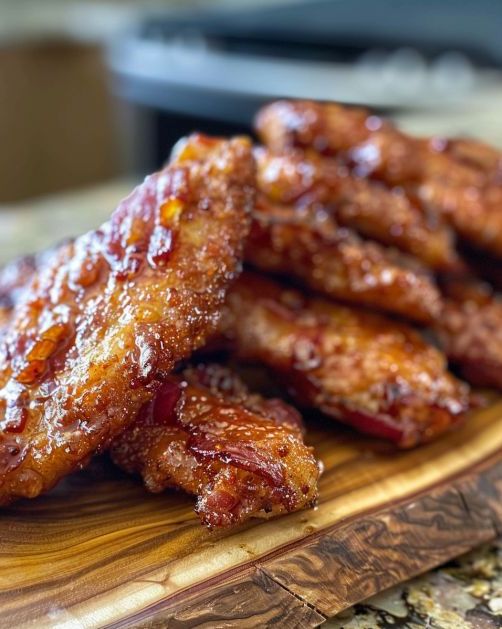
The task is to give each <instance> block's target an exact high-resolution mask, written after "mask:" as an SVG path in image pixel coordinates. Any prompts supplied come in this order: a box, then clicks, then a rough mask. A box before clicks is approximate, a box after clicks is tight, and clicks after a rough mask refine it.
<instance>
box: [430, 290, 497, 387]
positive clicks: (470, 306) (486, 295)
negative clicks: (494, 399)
mask: <svg viewBox="0 0 502 629" xmlns="http://www.w3.org/2000/svg"><path fill="white" fill-rule="evenodd" d="M443 291H444V293H445V296H446V299H445V306H444V309H443V313H442V315H441V317H440V318H439V319H438V320H437V322H436V327H435V329H436V332H437V335H438V338H439V341H440V344H441V346H442V348H443V349H444V351H445V353H446V355H447V356H448V358H449V360H450V361H451V362H452V363H453V364H454V365H456V366H457V367H458V368H459V370H460V371H461V373H462V376H463V377H464V378H465V379H466V380H467V381H468V382H470V383H471V384H473V385H476V386H483V387H495V388H497V389H500V390H502V301H501V300H500V298H498V297H497V296H496V295H494V293H493V291H492V289H491V287H490V286H489V285H488V284H485V283H483V282H480V281H477V280H475V279H472V278H461V279H450V280H444V281H443Z"/></svg>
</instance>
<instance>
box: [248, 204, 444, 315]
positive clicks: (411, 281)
mask: <svg viewBox="0 0 502 629" xmlns="http://www.w3.org/2000/svg"><path fill="white" fill-rule="evenodd" d="M245 258H246V261H247V262H249V263H250V264H252V265H253V266H254V267H256V268H258V269H260V270H262V271H265V272H270V273H277V274H281V275H283V276H284V277H289V278H294V279H297V280H298V281H299V282H300V283H302V284H304V285H305V286H306V287H307V288H310V289H312V290H315V291H317V292H319V293H322V294H324V295H326V296H327V297H332V298H334V299H339V300H342V301H345V302H348V303H353V304H359V305H363V306H367V307H370V308H376V309H377V310H384V311H387V312H389V313H393V314H396V315H399V316H402V317H404V318H407V319H411V320H412V321H416V322H418V323H421V324H425V323H428V322H432V321H433V320H434V319H435V318H436V317H437V316H438V315H439V313H440V312H441V308H442V303H441V296H440V294H439V290H438V289H437V287H436V285H435V283H434V281H433V279H432V278H431V277H430V276H429V275H428V274H427V273H426V272H425V270H424V269H423V268H422V267H421V266H420V265H418V264H416V263H415V261H414V260H413V261H409V260H408V259H407V258H404V257H403V256H402V255H399V254H398V253H397V252H391V251H389V250H387V249H385V248H383V247H381V246H380V245H378V244H377V243H373V242H369V241H364V240H362V239H361V238H359V237H358V235H357V234H355V233H354V232H352V231H351V230H350V229H347V228H341V227H338V226H337V225H336V223H335V221H334V220H333V219H332V218H331V217H330V216H328V215H326V214H325V213H324V212H320V211H319V212H315V213H312V212H309V213H302V212H299V211H297V210H296V209H295V208H292V207H287V206H274V205H272V204H271V203H270V202H268V201H267V200H266V199H264V198H263V197H261V198H260V200H259V202H258V206H257V208H256V209H255V212H254V214H253V222H252V227H251V235H250V237H249V239H248V244H247V247H246V253H245Z"/></svg>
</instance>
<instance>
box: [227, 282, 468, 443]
mask: <svg viewBox="0 0 502 629" xmlns="http://www.w3.org/2000/svg"><path fill="white" fill-rule="evenodd" d="M220 330H221V332H222V334H223V336H224V337H225V338H226V339H227V342H228V343H229V345H230V347H231V348H232V349H233V351H234V352H235V353H236V355H237V356H238V357H239V358H241V359H243V360H250V361H259V362H262V363H264V364H265V365H267V366H268V367H270V368H271V369H272V370H273V371H274V373H275V374H276V375H277V377H280V378H281V379H282V381H283V382H284V383H285V385H286V386H287V388H288V391H290V393H291V394H292V395H293V396H294V398H295V399H296V400H297V401H298V403H299V404H301V405H303V406H310V407H315V408H318V409H321V410H322V411H323V412H325V413H327V414H328V415H332V416H334V417H336V418H338V419H340V420H341V421H343V422H345V423H347V424H350V425H352V426H354V427H355V428H357V429H359V430H361V431H363V432H366V433H369V434H373V435H376V436H379V437H384V438H387V439H390V440H392V441H394V442H396V443H397V444H398V445H400V446H402V447H410V446H414V445H416V444H418V443H421V442H423V441H428V440H430V439H433V438H434V437H436V436H437V435H439V434H441V433H442V432H444V431H445V430H447V429H449V428H451V427H452V426H453V425H455V423H456V422H457V421H458V420H459V419H460V417H461V415H462V413H463V412H464V411H465V410H466V409H467V408H468V406H469V399H468V398H469V396H468V389H467V387H466V385H463V384H462V383H460V382H458V381H457V380H455V378H453V376H451V375H450V374H449V373H448V372H447V370H446V360H445V357H444V356H443V354H441V352H439V351H438V350H437V349H435V348H434V347H432V346H429V345H427V344H426V343H425V342H424V341H423V340H422V338H421V337H420V336H419V334H418V333H417V332H415V331H414V330H413V329H411V328H409V327H407V326H405V325H402V324H397V323H395V322H394V321H389V320H387V319H386V318H384V317H381V316H379V315H375V314H372V313H367V312H363V311H360V310H357V309H355V308H346V307H343V306H339V305H335V304H333V303H330V302H328V301H325V300H322V299H309V298H307V297H305V296H304V295H303V294H302V293H300V292H299V291H295V290H291V289H288V288H286V287H282V286H280V285H279V284H276V283H275V282H272V281H270V280H267V279H265V278H263V277H261V276H258V275H252V274H249V273H246V274H244V275H243V276H241V277H240V278H239V280H238V281H237V283H236V284H235V286H234V287H233V288H232V290H231V291H230V293H229V295H228V297H227V302H226V307H225V309H224V314H223V317H222V321H221V324H220Z"/></svg>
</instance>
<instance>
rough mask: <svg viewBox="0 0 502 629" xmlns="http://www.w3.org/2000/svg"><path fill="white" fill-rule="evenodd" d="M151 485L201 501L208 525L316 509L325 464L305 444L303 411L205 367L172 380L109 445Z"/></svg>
mask: <svg viewBox="0 0 502 629" xmlns="http://www.w3.org/2000/svg"><path fill="white" fill-rule="evenodd" d="M111 454H112V458H113V460H114V461H115V463H117V465H119V466H120V467H122V468H123V469H125V470H126V471H128V472H135V473H139V474H141V476H142V477H143V480H144V482H145V485H146V487H147V488H148V489H149V490H150V491H153V492H160V491H163V490H164V489H166V488H167V487H176V488H180V489H183V490H184V491H187V492H189V493H190V494H193V495H195V496H197V506H196V511H197V513H198V514H199V516H200V518H201V520H202V522H203V523H204V524H206V525H208V526H210V527H221V526H230V525H236V524H240V523H242V522H244V521H245V520H247V519H249V518H250V517H253V516H258V517H263V516H265V515H266V514H272V515H277V514H279V513H283V512H289V511H297V510H299V509H302V508H305V507H310V506H312V505H313V504H314V502H315V500H316V498H317V479H318V477H319V467H318V465H317V463H316V460H315V458H314V456H313V454H312V449H311V448H308V447H307V446H305V445H304V443H303V436H302V422H301V417H300V415H299V414H298V412H297V411H296V410H295V409H293V408H292V407H291V406H288V405H287V404H285V403H284V402H282V401H281V400H277V399H268V400H266V399H263V398H261V397H260V396H258V395H253V394H250V393H249V391H248V390H247V388H246V387H245V385H244V384H243V383H242V381H241V380H239V379H238V378H237V376H236V375H235V374H233V373H232V372H230V371H229V370H227V369H225V368H223V367H221V366H219V365H210V366H207V365H201V366H199V367H197V368H190V369H188V370H186V371H185V372H184V373H183V374H182V375H181V376H171V377H170V378H169V379H168V381H167V382H165V384H164V385H163V386H162V389H161V390H160V391H159V393H158V394H157V397H156V399H155V400H154V402H152V403H150V404H149V405H148V406H147V407H145V408H144V409H143V411H142V412H141V413H140V417H139V418H138V420H137V422H136V423H135V424H134V425H133V426H132V428H129V429H128V430H127V431H126V432H125V433H123V434H122V435H121V436H120V437H119V438H118V439H117V440H116V441H115V442H114V444H113V446H112V448H111Z"/></svg>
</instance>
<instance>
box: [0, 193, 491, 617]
mask: <svg viewBox="0 0 502 629" xmlns="http://www.w3.org/2000/svg"><path fill="white" fill-rule="evenodd" d="M133 184H134V182H133V181H131V180H120V181H114V182H111V183H108V184H104V185H100V186H96V187H93V188H91V189H88V190H82V191H76V192H72V193H65V194H60V195H56V196H54V197H51V198H47V199H42V200H39V201H36V202H33V201H32V202H29V203H23V204H18V205H16V206H12V207H4V208H0V264H2V263H4V262H6V261H8V260H9V259H12V258H13V257H15V256H17V255H21V254H25V253H31V252H35V251H40V250H41V249H43V248H45V247H47V246H50V245H51V244H53V243H55V242H57V241H58V240H62V239H64V238H66V237H69V236H72V235H75V234H80V233H83V232H85V231H87V230H89V229H92V228H94V227H96V226H97V225H99V224H100V222H102V221H103V220H105V219H106V218H107V217H108V216H109V214H110V208H113V207H114V206H115V205H116V204H117V202H118V201H119V200H120V199H121V198H122V197H124V196H125V195H126V194H128V193H129V191H130V190H131V189H132V186H133ZM323 627H326V629H379V628H382V629H390V628H400V627H403V628H409V629H418V628H420V627H428V628H430V629H492V628H495V627H502V539H501V540H499V541H497V542H495V543H493V544H491V545H488V546H483V547H482V548H479V549H477V550H476V551H474V552H471V553H469V554H468V555H465V556H464V557H461V558H460V559H457V560H455V561H452V562H450V563H448V564H447V565H444V566H442V567H440V568H437V569H436V570H432V571H431V572H429V573H427V574H425V575H423V576H421V577H418V578H416V579H414V580H412V581H409V582H407V583H404V584H401V585H399V586H397V587H394V588H392V589H390V590H388V591H387V592H385V593H382V594H379V595H378V596H375V597H373V598H371V599H369V600H367V601H365V602H364V603H362V604H360V605H356V606H355V607H354V608H351V609H349V610H347V611H345V612H344V613H343V614H340V615H339V616H337V617H336V618H334V619H332V620H330V621H328V622H326V623H325V624H324V625H323Z"/></svg>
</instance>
